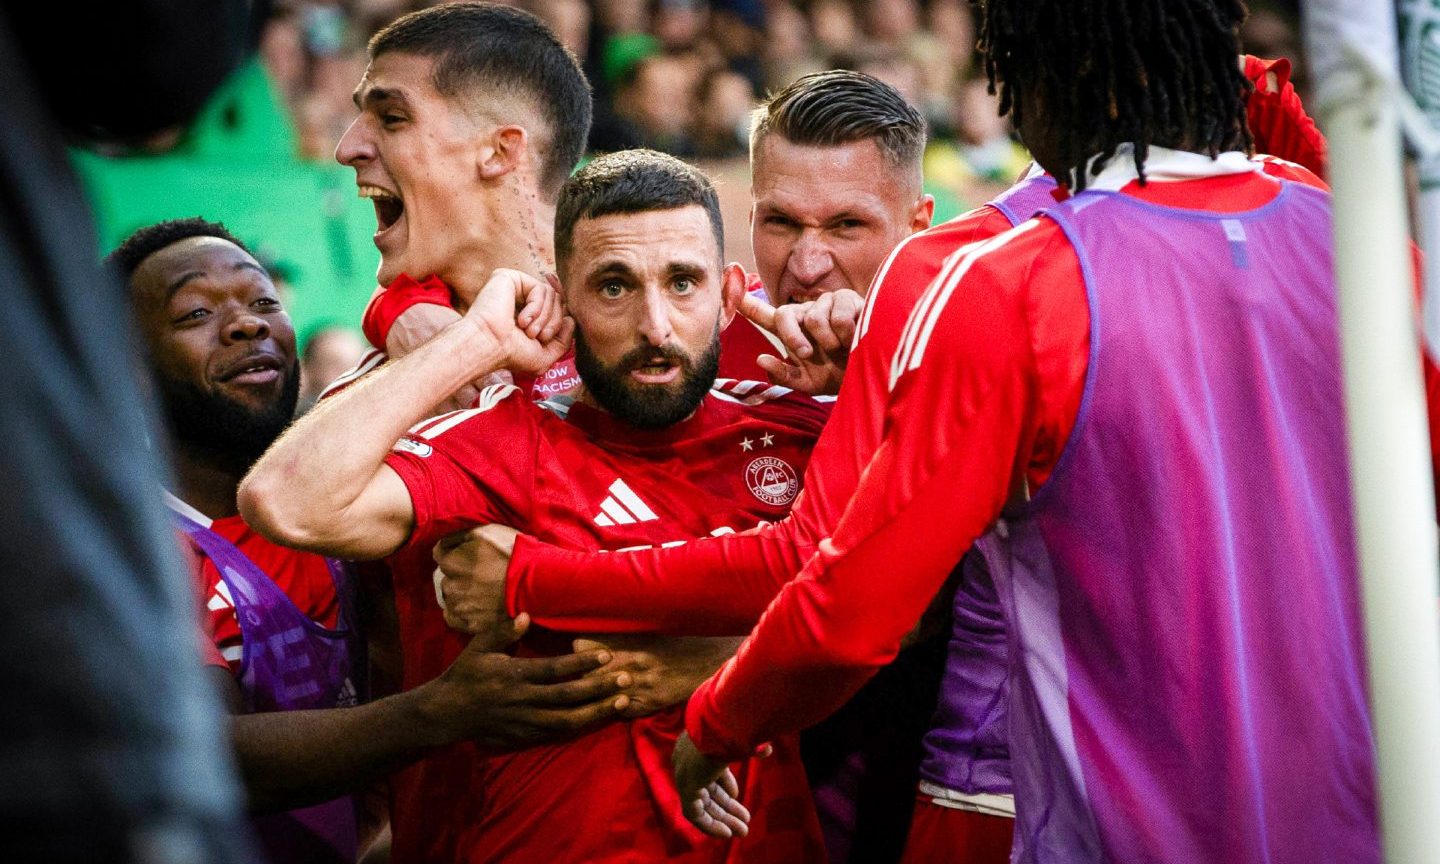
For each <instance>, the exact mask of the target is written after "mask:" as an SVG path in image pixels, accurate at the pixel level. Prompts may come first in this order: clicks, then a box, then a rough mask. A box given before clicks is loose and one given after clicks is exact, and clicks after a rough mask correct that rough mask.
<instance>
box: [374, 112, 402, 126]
mask: <svg viewBox="0 0 1440 864" xmlns="http://www.w3.org/2000/svg"><path fill="white" fill-rule="evenodd" d="M404 122H405V118H404V117H403V116H401V115H399V114H381V115H380V124H381V125H382V126H385V127H386V128H390V127H392V126H398V125H399V124H401V123H404Z"/></svg>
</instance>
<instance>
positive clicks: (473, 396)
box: [440, 384, 480, 413]
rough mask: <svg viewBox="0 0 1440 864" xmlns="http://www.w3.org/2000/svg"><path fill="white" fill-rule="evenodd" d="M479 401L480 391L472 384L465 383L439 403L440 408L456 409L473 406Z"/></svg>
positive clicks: (445, 409)
mask: <svg viewBox="0 0 1440 864" xmlns="http://www.w3.org/2000/svg"><path fill="white" fill-rule="evenodd" d="M478 401H480V391H479V389H477V388H476V387H475V385H473V384H466V385H465V386H464V387H461V388H460V389H459V390H456V391H455V392H454V393H453V394H452V395H451V396H450V398H449V399H447V400H446V401H445V402H444V403H443V404H441V406H440V409H441V411H442V413H443V412H445V411H456V410H461V409H465V408H469V407H471V406H473V405H474V404H475V403H476V402H478Z"/></svg>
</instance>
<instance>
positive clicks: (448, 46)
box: [370, 3, 591, 196]
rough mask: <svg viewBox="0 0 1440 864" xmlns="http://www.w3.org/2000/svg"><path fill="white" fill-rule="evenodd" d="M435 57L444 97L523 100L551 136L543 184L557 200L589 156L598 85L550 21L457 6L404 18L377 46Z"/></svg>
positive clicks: (373, 43) (502, 9)
mask: <svg viewBox="0 0 1440 864" xmlns="http://www.w3.org/2000/svg"><path fill="white" fill-rule="evenodd" d="M392 52H393V53H397V54H414V55H417V56H421V57H429V58H433V59H434V61H435V69H434V73H433V75H432V77H431V82H432V83H433V84H434V85H435V89H436V90H437V91H439V92H440V93H441V94H442V95H444V96H455V95H457V94H458V93H460V91H461V90H462V89H465V88H475V89H476V90H477V91H479V90H490V91H493V92H498V93H501V94H504V95H509V96H520V97H522V98H524V99H525V100H527V101H528V102H530V103H531V104H532V105H534V107H535V109H536V110H537V111H538V112H540V115H541V117H542V118H543V119H544V121H545V123H546V125H547V126H548V127H549V132H550V147H549V150H548V152H545V153H544V154H543V159H542V160H541V161H542V172H541V177H540V184H541V188H542V190H543V191H544V192H545V194H546V195H547V196H553V195H554V194H555V193H556V192H557V191H558V190H559V189H560V186H561V184H563V183H564V182H565V178H566V177H568V176H570V172H571V171H573V170H575V165H576V164H577V163H579V161H580V157H581V156H582V155H584V153H585V142H586V140H587V139H588V138H589V136H590V115H591V98H590V82H589V81H587V80H586V78H585V73H584V72H582V71H581V70H580V62H579V61H578V60H576V59H575V55H574V54H571V53H570V51H569V49H567V48H566V47H565V46H564V45H562V44H560V40H558V39H556V38H555V34H553V33H551V32H550V28H548V27H546V26H545V24H544V22H542V21H541V20H540V19H539V18H536V17H535V16H534V15H531V14H530V13H528V12H522V11H520V10H519V9H511V8H509V7H507V6H497V5H495V4H492V3H451V4H448V5H443V6H433V7H431V8H428V9H421V10H419V11H417V12H411V13H410V14H408V15H402V16H401V17H399V18H397V19H395V21H393V22H392V23H391V24H390V25H389V26H387V27H385V28H384V29H383V30H381V31H380V32H378V33H376V34H375V36H374V37H373V38H372V39H371V40H370V59H372V60H374V59H375V58H376V57H379V56H380V55H381V54H387V53H392Z"/></svg>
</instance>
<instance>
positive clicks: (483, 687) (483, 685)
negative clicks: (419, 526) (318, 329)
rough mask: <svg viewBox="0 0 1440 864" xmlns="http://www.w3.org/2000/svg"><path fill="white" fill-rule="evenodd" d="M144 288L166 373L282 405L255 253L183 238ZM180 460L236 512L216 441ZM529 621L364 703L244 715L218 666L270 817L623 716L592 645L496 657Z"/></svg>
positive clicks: (234, 687)
mask: <svg viewBox="0 0 1440 864" xmlns="http://www.w3.org/2000/svg"><path fill="white" fill-rule="evenodd" d="M132 286H133V292H132V297H133V299H134V306H135V313H136V318H137V320H138V321H139V323H140V328H141V333H142V336H143V338H144V340H145V347H146V355H147V358H148V360H149V362H150V365H151V368H152V371H153V372H154V374H155V375H157V376H158V377H162V378H165V379H170V380H173V381H183V382H188V383H190V384H192V385H194V386H197V387H199V388H200V389H202V390H204V391H208V392H210V393H213V394H216V395H220V396H223V397H225V398H227V399H228V400H230V401H232V402H235V403H237V404H239V405H241V406H243V407H245V408H246V409H248V410H249V411H251V412H253V413H261V412H264V411H265V410H266V409H267V408H271V407H273V406H274V405H275V403H276V402H277V401H279V400H281V399H282V391H283V389H284V384H285V381H286V379H287V377H288V376H289V375H291V374H294V360H295V332H294V328H293V327H292V325H291V322H290V317H289V315H288V314H287V313H286V312H285V310H284V309H283V307H282V306H281V305H280V300H279V297H278V295H277V292H276V290H275V286H274V284H273V283H272V282H271V281H270V278H269V276H268V275H266V273H265V271H264V269H263V268H262V267H261V266H260V265H259V263H258V262H256V261H255V259H254V258H252V257H251V256H250V255H249V254H247V253H246V252H245V251H244V250H242V249H240V248H239V247H237V246H235V245H234V244H232V243H230V242H228V241H225V240H221V239H218V238H213V237H196V238H189V239H186V240H181V241H179V242H176V243H173V244H171V245H170V246H167V247H165V248H164V249H161V250H159V251H158V252H156V253H154V254H152V255H150V256H149V257H148V258H146V259H145V260H144V261H143V262H141V264H140V266H139V267H138V268H137V269H136V271H135V273H134V276H133V277H132ZM237 373H238V374H237ZM175 457H176V458H175V475H176V482H177V485H178V490H179V492H180V493H181V495H182V497H183V498H184V499H185V500H186V501H188V502H190V503H191V504H192V505H193V506H196V507H197V508H199V509H200V510H201V511H202V512H204V513H206V514H208V515H209V516H211V517H212V518H219V517H224V516H231V515H234V514H235V513H236V512H237V504H236V495H237V487H238V486H239V484H240V480H241V475H242V473H243V472H244V470H245V468H246V467H247V466H243V465H238V466H237V465H233V464H230V463H229V461H228V460H225V459H223V458H218V457H217V455H216V451H215V450H214V449H211V448H206V447H205V446H204V442H185V441H178V440H177V441H176V453H175ZM527 626H528V620H527V619H524V618H523V617H522V618H521V619H518V620H517V621H516V622H514V623H513V624H512V625H511V626H510V627H508V628H507V629H504V630H500V631H497V632H496V633H495V634H493V635H492V636H491V637H490V638H487V639H475V640H473V641H472V642H471V643H470V645H469V646H468V647H467V648H466V650H465V651H464V652H463V653H462V654H461V656H460V657H459V658H458V659H457V660H456V661H455V663H454V664H452V665H451V666H450V668H449V669H447V670H446V671H445V672H444V673H443V674H442V675H441V676H440V677H438V678H437V679H435V680H434V681H431V682H429V683H426V684H423V685H421V686H420V687H417V688H415V689H413V690H410V691H408V692H406V693H403V694H399V695H396V696H391V697H387V698H384V699H379V700H376V701H374V702H370V703H367V704H365V705H361V706H358V707H355V708H336V709H328V710H315V711H290V712H275V713H269V714H243V713H241V705H242V696H241V691H240V687H239V684H238V683H237V682H236V680H235V678H234V676H233V675H231V674H230V672H229V670H227V669H221V668H219V667H207V669H208V672H207V674H209V675H211V677H212V679H213V681H214V683H215V686H216V687H217V688H218V689H219V690H220V693H221V698H222V701H224V703H225V704H226V705H227V706H228V707H229V708H230V711H231V713H232V714H233V715H235V716H234V717H233V718H232V723H231V730H230V731H231V737H232V744H233V747H234V751H235V755H236V761H237V763H238V764H239V766H240V769H241V775H242V777H243V779H244V781H245V785H246V791H247V793H248V795H249V799H250V805H251V808H252V809H253V810H255V811H257V812H265V811H271V810H280V809H286V808H291V807H297V806H301V805H305V804H311V803H315V802H319V801H324V800H328V799H330V798H334V797H336V796H337V795H341V794H344V793H346V792H350V791H354V790H357V789H360V788H362V787H364V786H365V785H366V784H368V783H370V782H372V781H373V780H375V779H378V778H379V777H382V776H384V775H385V774H387V773H389V772H390V771H393V770H395V769H396V768H398V767H400V766H402V765H404V764H406V763H408V762H410V761H412V760H413V759H415V758H417V757H418V756H420V755H422V754H423V753H424V752H425V751H426V750H427V749H429V748H431V747H436V746H440V745H444V744H448V743H452V742H455V741H459V740H467V739H478V740H482V741H486V742H488V743H489V744H490V745H491V746H495V747H499V748H505V747H510V748H514V747H520V746H525V745H527V744H529V743H533V742H535V741H537V740H548V739H551V738H554V737H556V736H559V735H567V734H573V733H574V732H576V731H578V730H579V729H582V728H584V727H585V726H587V725H589V724H591V723H593V722H595V721H597V720H600V719H602V718H604V717H607V716H611V715H613V713H614V712H615V711H616V710H617V706H616V704H615V703H616V700H615V694H616V693H617V692H618V691H619V689H621V687H622V686H623V683H622V682H620V681H618V680H617V676H616V675H615V674H613V673H602V674H599V675H594V676H590V677H581V676H585V675H586V673H590V672H595V671H596V670H597V669H600V668H601V667H604V666H606V664H608V663H610V662H611V661H612V660H613V655H612V653H611V652H610V651H608V650H588V651H586V652H584V653H580V654H574V655H570V656H567V657H560V658H539V660H538V662H537V659H536V658H531V659H524V660H521V659H517V658H513V657H510V656H508V655H506V654H502V653H497V652H498V650H499V649H501V648H503V647H505V646H506V645H507V644H509V643H510V642H513V641H514V640H515V639H517V638H519V636H520V635H521V634H522V633H523V632H524V630H525V628H526V627H527ZM620 698H621V699H622V700H623V699H624V697H620ZM626 705H627V703H625V702H622V703H621V704H620V705H619V706H618V708H624V707H626Z"/></svg>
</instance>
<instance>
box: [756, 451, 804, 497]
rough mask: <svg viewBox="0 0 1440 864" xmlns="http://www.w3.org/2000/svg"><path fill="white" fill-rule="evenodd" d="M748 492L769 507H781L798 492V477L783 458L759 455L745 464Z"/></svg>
mask: <svg viewBox="0 0 1440 864" xmlns="http://www.w3.org/2000/svg"><path fill="white" fill-rule="evenodd" d="M745 485H746V486H749V487H750V494H751V495H754V496H755V497H756V498H758V499H759V500H760V501H763V502H764V503H766V504H769V505H770V506H771V507H783V506H785V505H786V504H789V503H790V502H791V501H794V500H795V496H796V495H797V494H798V493H799V492H800V478H799V476H797V475H796V474H795V469H794V468H791V467H790V465H789V464H787V463H786V462H785V461H784V460H783V459H777V458H775V457H774V456H761V457H759V458H757V459H755V460H753V461H752V462H751V463H750V464H749V465H747V466H745Z"/></svg>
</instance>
